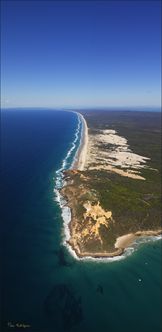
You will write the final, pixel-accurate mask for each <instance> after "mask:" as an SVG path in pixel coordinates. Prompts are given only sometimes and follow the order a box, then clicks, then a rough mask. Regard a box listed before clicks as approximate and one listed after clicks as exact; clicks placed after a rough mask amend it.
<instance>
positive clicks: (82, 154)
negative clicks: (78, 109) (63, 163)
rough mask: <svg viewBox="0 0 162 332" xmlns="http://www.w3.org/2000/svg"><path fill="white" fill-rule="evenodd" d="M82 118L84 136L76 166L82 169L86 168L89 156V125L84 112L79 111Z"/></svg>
mask: <svg viewBox="0 0 162 332" xmlns="http://www.w3.org/2000/svg"><path fill="white" fill-rule="evenodd" d="M79 116H80V119H81V121H82V126H83V127H82V136H81V144H80V147H79V151H78V155H77V158H76V159H77V160H76V161H75V164H74V168H77V169H78V170H80V171H83V170H84V166H85V162H86V158H87V149H88V127H87V123H86V121H85V119H84V117H83V115H82V114H80V113H79Z"/></svg>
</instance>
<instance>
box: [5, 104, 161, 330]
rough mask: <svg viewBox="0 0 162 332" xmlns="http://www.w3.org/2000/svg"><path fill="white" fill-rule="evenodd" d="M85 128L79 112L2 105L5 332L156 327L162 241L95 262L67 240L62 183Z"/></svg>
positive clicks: (158, 315)
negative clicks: (70, 246) (80, 256)
mask: <svg viewBox="0 0 162 332" xmlns="http://www.w3.org/2000/svg"><path fill="white" fill-rule="evenodd" d="M81 127H82V125H81V122H80V120H79V117H78V116H77V114H76V113H74V112H65V111H52V110H43V109H42V110H20V109H19V110H16V109H15V110H4V111H2V116H1V137H2V144H1V155H2V170H1V174H2V175H1V179H2V188H3V189H2V203H3V205H2V218H1V223H2V225H1V229H2V232H1V233H2V241H1V252H2V269H1V270H2V273H1V274H2V281H1V290H2V292H1V293H2V303H1V307H2V308H1V312H2V314H1V321H2V323H1V324H2V331H11V330H12V331H21V330H23V331H24V328H25V330H26V331H29V332H30V331H31V332H63V331H72V332H73V331H75V332H81V331H84V332H91V331H93V332H117V331H119V330H120V331H125V332H130V331H131V332H136V331H138V332H152V331H156V332H159V331H160V330H161V327H162V321H161V310H162V299H161V291H162V269H161V240H159V241H157V240H155V241H153V239H152V241H146V243H142V244H140V245H138V246H137V245H136V246H134V247H133V248H130V249H129V250H128V251H127V253H126V255H125V257H124V259H121V258H120V259H116V258H114V259H113V260H102V259H101V260H97V261H95V260H77V259H76V258H75V257H73V256H72V255H71V253H70V252H69V250H68V248H67V247H66V246H65V245H64V244H65V230H67V227H65V222H66V218H67V215H66V216H64V219H63V216H62V209H61V208H60V204H64V202H61V201H60V199H61V198H60V196H59V195H58V191H57V189H59V188H60V186H61V185H62V170H63V169H66V168H69V167H71V165H72V162H73V160H74V156H75V153H76V151H77V148H78V146H79V144H80V138H81ZM67 212H68V211H67ZM64 214H66V211H65V210H64Z"/></svg>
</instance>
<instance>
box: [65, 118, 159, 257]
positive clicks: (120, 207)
mask: <svg viewBox="0 0 162 332" xmlns="http://www.w3.org/2000/svg"><path fill="white" fill-rule="evenodd" d="M79 114H80V115H79V116H80V117H81V120H82V125H83V130H82V142H81V147H80V149H79V151H78V155H77V161H76V162H75V163H74V165H73V169H70V170H67V171H64V177H65V179H66V185H65V186H64V187H63V188H62V190H61V194H62V195H63V196H64V198H65V199H66V201H67V205H68V207H69V208H70V209H71V215H72V218H71V222H70V224H69V228H70V239H69V241H68V242H69V244H70V246H71V247H72V248H73V250H74V251H75V253H76V254H77V256H79V257H87V256H91V257H96V258H97V257H113V256H118V255H121V254H123V252H124V250H125V248H126V247H127V246H129V245H130V244H131V243H132V242H133V241H134V240H135V239H136V238H138V237H144V236H154V235H159V234H161V233H162V226H161V221H160V220H161V219H160V212H161V208H160V204H161V186H160V183H161V168H160V151H161V150H160V148H161V144H160V114H159V113H151V112H129V111H114V112H111V111H84V112H83V111H82V112H81V113H79Z"/></svg>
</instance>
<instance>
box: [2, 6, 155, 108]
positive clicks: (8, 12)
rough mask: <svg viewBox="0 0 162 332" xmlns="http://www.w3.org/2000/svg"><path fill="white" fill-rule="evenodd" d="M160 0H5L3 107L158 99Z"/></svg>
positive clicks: (150, 103) (135, 103) (134, 103)
mask: <svg viewBox="0 0 162 332" xmlns="http://www.w3.org/2000/svg"><path fill="white" fill-rule="evenodd" d="M160 38H161V36H160V2H159V1H58V2H57V1H4V2H3V8H2V78H1V83H2V106H3V107H17V106H19V107H21V106H25V107H39V106H40V107H93V106H94V107H99V106H101V107H111V106H118V107H119V106H121V107H122V106H133V107H134V106H150V107H152V106H160V62H161V54H160Z"/></svg>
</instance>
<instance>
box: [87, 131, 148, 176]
mask: <svg viewBox="0 0 162 332" xmlns="http://www.w3.org/2000/svg"><path fill="white" fill-rule="evenodd" d="M86 149H87V147H86ZM87 151H88V153H87V158H86V163H85V168H86V169H105V170H109V171H112V172H115V173H118V174H120V175H123V176H128V177H131V178H134V179H141V180H144V177H142V176H140V170H141V169H142V168H145V167H147V165H146V162H147V160H149V159H150V158H148V157H144V156H141V155H138V154H136V153H133V151H132V150H131V149H130V146H129V145H128V141H127V139H126V138H124V137H122V136H119V135H117V132H116V131H115V130H112V129H105V130H99V131H98V133H97V134H95V135H92V134H91V135H89V141H88V149H87Z"/></svg>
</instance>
